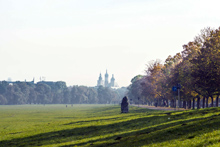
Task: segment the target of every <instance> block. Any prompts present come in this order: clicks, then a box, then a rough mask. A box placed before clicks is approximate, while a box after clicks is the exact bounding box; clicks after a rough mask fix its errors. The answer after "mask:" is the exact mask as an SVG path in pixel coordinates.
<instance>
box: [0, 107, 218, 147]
mask: <svg viewBox="0 0 220 147" xmlns="http://www.w3.org/2000/svg"><path fill="white" fill-rule="evenodd" d="M0 117H1V119H0V146H16V147H17V146H63V147H70V146H220V130H219V129H220V127H219V125H220V108H207V109H200V110H188V111H181V112H180V111H158V110H149V109H144V108H138V107H130V112H129V113H126V114H121V113H120V107H119V106H118V105H117V106H114V105H73V107H71V105H68V107H66V105H45V106H43V105H23V106H0Z"/></svg>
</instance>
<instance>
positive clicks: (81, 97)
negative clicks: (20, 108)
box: [0, 81, 126, 105]
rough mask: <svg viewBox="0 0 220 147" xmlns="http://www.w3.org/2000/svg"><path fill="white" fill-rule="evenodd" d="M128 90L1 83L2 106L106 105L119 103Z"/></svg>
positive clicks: (50, 83)
mask: <svg viewBox="0 0 220 147" xmlns="http://www.w3.org/2000/svg"><path fill="white" fill-rule="evenodd" d="M125 91H126V88H120V89H111V88H105V87H102V86H99V87H86V86H72V87H67V86H66V83H65V82H62V81H58V82H45V81H42V82H38V83H37V84H34V83H30V82H19V81H17V82H13V84H10V83H8V82H6V81H0V104H1V105H6V104H7V105H15V104H98V103H101V104H106V103H119V102H120V100H121V98H122V97H123V96H124V93H125Z"/></svg>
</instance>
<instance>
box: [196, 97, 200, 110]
mask: <svg viewBox="0 0 220 147" xmlns="http://www.w3.org/2000/svg"><path fill="white" fill-rule="evenodd" d="M197 109H200V97H199V96H198V98H197Z"/></svg>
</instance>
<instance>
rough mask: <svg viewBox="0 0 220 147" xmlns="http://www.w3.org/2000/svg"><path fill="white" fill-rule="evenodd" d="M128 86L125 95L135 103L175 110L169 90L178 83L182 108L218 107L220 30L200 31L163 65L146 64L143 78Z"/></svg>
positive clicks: (175, 93)
mask: <svg viewBox="0 0 220 147" xmlns="http://www.w3.org/2000/svg"><path fill="white" fill-rule="evenodd" d="M131 82H132V84H131V85H130V86H129V87H128V89H129V93H128V95H129V97H131V98H132V99H133V100H134V101H135V102H137V97H140V98H141V99H140V101H141V103H147V104H149V105H153V104H154V105H155V106H166V107H168V106H170V107H175V97H176V96H177V92H175V91H172V87H173V86H176V85H177V84H178V83H179V84H181V89H180V98H181V101H182V102H181V107H184V108H191V107H192V108H195V107H197V108H198V109H199V108H201V107H203V108H205V107H209V106H218V97H219V95H220V86H219V84H220V28H218V29H215V30H214V29H211V28H205V29H203V30H201V33H200V34H199V35H198V36H196V37H195V39H194V40H193V41H190V42H189V43H187V44H184V45H183V51H182V52H180V53H177V54H176V55H174V56H171V55H169V56H168V57H167V59H166V60H165V61H164V62H162V61H159V60H156V61H151V62H149V63H148V64H147V68H146V74H145V75H144V76H140V75H139V78H134V79H133V80H132V81H131ZM196 103H197V104H196Z"/></svg>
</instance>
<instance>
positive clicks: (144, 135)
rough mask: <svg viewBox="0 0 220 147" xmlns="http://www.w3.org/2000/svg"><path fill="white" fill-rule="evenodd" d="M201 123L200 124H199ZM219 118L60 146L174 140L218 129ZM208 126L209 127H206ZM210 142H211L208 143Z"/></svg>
mask: <svg viewBox="0 0 220 147" xmlns="http://www.w3.org/2000/svg"><path fill="white" fill-rule="evenodd" d="M213 120H214V121H213ZM201 123H202V125H201ZM219 123H220V118H217V117H216V116H215V115H214V116H210V117H206V118H197V119H191V120H185V121H180V122H174V123H172V122H171V123H169V124H164V125H158V126H156V127H150V128H148V129H144V130H140V131H134V132H130V133H124V134H121V135H120V136H118V135H114V136H111V137H106V138H103V139H97V140H91V141H87V142H83V143H78V144H71V145H64V146H62V147H72V146H81V145H86V144H90V145H93V146H97V147H98V146H100V147H101V146H105V147H106V146H139V145H140V146H141V145H149V144H152V143H160V142H164V141H168V140H174V139H179V138H181V139H182V140H185V139H192V138H194V137H195V136H196V135H200V134H201V133H208V132H212V131H213V129H214V130H218V129H220V128H219ZM207 128H209V129H207ZM100 141H109V142H107V143H102V144H96V143H97V142H100ZM210 144H211V143H210Z"/></svg>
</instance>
